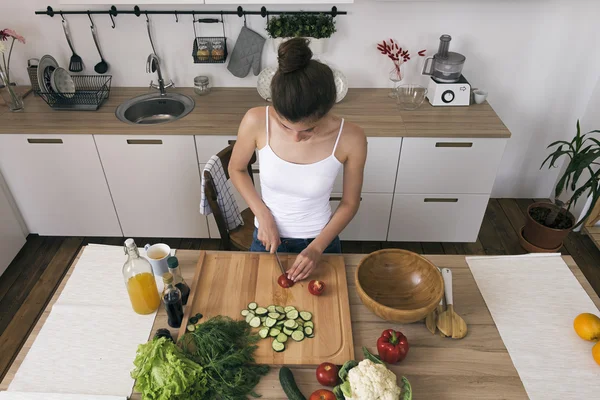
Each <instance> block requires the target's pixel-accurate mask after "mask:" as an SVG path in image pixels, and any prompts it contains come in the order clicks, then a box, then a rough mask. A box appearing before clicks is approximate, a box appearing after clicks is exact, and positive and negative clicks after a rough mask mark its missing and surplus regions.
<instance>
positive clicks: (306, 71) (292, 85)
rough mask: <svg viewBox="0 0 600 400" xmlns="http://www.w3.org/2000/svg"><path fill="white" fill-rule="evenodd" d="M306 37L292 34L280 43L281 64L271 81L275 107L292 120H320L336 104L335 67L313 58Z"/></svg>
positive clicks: (279, 58)
mask: <svg viewBox="0 0 600 400" xmlns="http://www.w3.org/2000/svg"><path fill="white" fill-rule="evenodd" d="M312 55H313V53H312V51H311V50H310V48H309V47H308V41H307V40H306V39H304V38H293V39H290V40H288V41H286V42H284V43H282V44H281V45H280V46H279V51H278V61H279V68H278V69H277V72H276V73H275V76H274V77H273V80H272V81H271V97H272V100H273V107H274V108H275V111H277V113H278V114H279V115H280V116H282V117H283V118H285V119H286V120H288V121H290V122H300V121H305V120H309V121H317V120H319V119H321V118H323V117H324V116H325V115H326V114H327V113H328V112H329V111H330V110H331V109H332V108H333V105H334V104H335V99H336V89H335V80H334V78H333V71H331V68H329V67H328V66H327V65H325V64H323V63H320V62H319V61H316V60H313V59H312Z"/></svg>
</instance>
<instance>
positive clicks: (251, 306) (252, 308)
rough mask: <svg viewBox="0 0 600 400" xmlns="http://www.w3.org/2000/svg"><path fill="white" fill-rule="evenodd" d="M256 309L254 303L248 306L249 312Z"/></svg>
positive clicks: (256, 305)
mask: <svg viewBox="0 0 600 400" xmlns="http://www.w3.org/2000/svg"><path fill="white" fill-rule="evenodd" d="M257 307H258V304H256V303H254V302H252V303H250V304H248V309H249V310H256V308H257Z"/></svg>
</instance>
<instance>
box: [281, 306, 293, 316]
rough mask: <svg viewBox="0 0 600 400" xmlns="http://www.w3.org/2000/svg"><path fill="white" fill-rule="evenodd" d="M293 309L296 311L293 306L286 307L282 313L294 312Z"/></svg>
mask: <svg viewBox="0 0 600 400" xmlns="http://www.w3.org/2000/svg"><path fill="white" fill-rule="evenodd" d="M295 309H296V307H294V306H286V307H285V308H284V309H283V311H284V312H285V313H286V314H287V313H288V312H290V311H292V310H295Z"/></svg>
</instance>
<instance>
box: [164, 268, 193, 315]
mask: <svg viewBox="0 0 600 400" xmlns="http://www.w3.org/2000/svg"><path fill="white" fill-rule="evenodd" d="M167 264H168V265H169V272H170V273H171V274H172V275H173V284H174V285H175V287H176V288H177V289H179V291H180V292H181V302H182V303H183V305H184V306H185V305H186V304H187V301H188V297H189V296H190V287H189V286H188V285H187V283H185V281H184V280H183V276H181V270H180V269H179V260H178V259H177V257H169V258H167Z"/></svg>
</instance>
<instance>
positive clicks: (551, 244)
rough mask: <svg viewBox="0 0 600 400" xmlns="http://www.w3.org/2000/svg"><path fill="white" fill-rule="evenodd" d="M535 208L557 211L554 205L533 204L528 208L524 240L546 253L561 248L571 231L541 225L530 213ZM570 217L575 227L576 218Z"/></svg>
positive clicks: (569, 215) (571, 215)
mask: <svg viewBox="0 0 600 400" xmlns="http://www.w3.org/2000/svg"><path fill="white" fill-rule="evenodd" d="M533 208H549V209H556V206H555V205H554V204H552V203H533V204H531V205H530V206H529V207H528V208H527V219H526V222H525V227H524V228H523V238H524V239H525V240H527V241H528V242H529V243H530V244H532V245H533V246H535V247H539V248H541V249H543V250H546V251H549V250H554V249H557V248H560V247H561V246H562V242H563V240H564V239H565V237H567V235H568V234H569V232H571V229H554V228H548V227H547V226H544V225H542V224H540V223H539V222H537V221H536V220H534V219H533V218H532V217H531V215H530V211H531V209H533ZM568 217H569V218H570V219H571V222H572V224H573V225H574V224H575V217H574V216H573V214H571V213H568ZM526 250H531V249H526Z"/></svg>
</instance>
